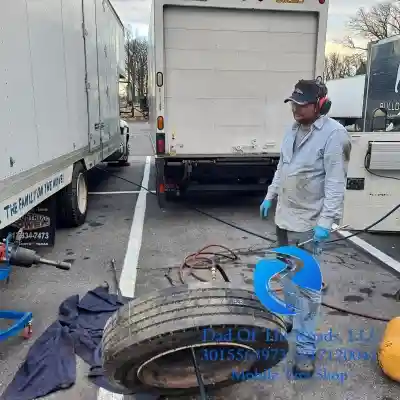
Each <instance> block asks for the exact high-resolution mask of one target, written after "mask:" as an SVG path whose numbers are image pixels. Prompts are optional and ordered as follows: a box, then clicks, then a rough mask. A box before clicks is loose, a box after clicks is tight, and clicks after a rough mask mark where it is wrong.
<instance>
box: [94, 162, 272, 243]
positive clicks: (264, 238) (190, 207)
mask: <svg viewBox="0 0 400 400" xmlns="http://www.w3.org/2000/svg"><path fill="white" fill-rule="evenodd" d="M95 168H97V169H99V170H100V171H103V172H106V173H107V174H109V175H110V176H113V177H115V178H118V179H121V180H122V181H125V182H128V183H130V184H132V185H135V186H137V187H139V188H141V189H144V190H146V191H147V192H148V193H150V194H152V195H153V196H157V195H156V194H155V193H153V192H152V191H151V190H149V189H148V188H146V187H144V186H142V185H139V184H138V183H136V182H133V181H131V180H129V179H126V178H123V177H122V176H119V175H116V174H113V173H112V172H109V171H107V170H106V169H104V168H100V167H97V166H96V167H95ZM184 206H185V207H186V208H187V209H189V210H193V211H196V212H198V213H199V214H202V215H205V216H206V217H208V218H211V219H213V220H215V221H217V222H220V223H221V224H224V225H228V226H230V227H231V228H234V229H238V230H239V231H241V232H243V233H247V234H249V235H251V236H255V237H258V238H259V239H263V240H266V241H267V242H271V243H275V240H274V239H272V238H269V237H267V236H264V235H261V234H260V233H256V232H252V231H249V230H247V229H246V228H242V227H241V226H238V225H236V224H233V223H232V222H228V221H225V220H223V219H221V218H218V217H216V216H215V215H212V214H210V213H208V212H206V211H203V210H200V209H199V208H197V207H192V206H189V205H188V204H185V205H184Z"/></svg>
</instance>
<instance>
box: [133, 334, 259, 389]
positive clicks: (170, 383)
mask: <svg viewBox="0 0 400 400" xmlns="http://www.w3.org/2000/svg"><path fill="white" fill-rule="evenodd" d="M191 348H193V349H194V350H195V352H196V353H197V356H196V359H197V362H198V364H199V369H200V371H201V373H202V374H204V375H203V381H204V384H205V385H206V386H208V385H210V384H216V383H219V382H224V381H227V380H229V379H232V371H234V370H235V369H237V370H238V371H246V370H247V369H249V368H250V367H251V366H252V365H253V364H254V363H255V362H256V361H257V353H256V351H255V350H254V349H253V348H252V347H251V346H247V345H245V344H239V343H228V342H224V343H221V342H210V343H198V344H193V345H192V346H182V347H178V348H176V349H174V350H169V351H166V352H163V353H160V354H157V355H156V356H154V357H152V358H150V359H149V360H147V361H146V362H144V363H143V364H142V365H140V367H139V368H138V370H137V373H136V374H137V377H138V379H139V380H140V381H141V382H142V383H144V384H145V385H148V386H151V387H156V388H165V387H168V388H169V389H172V388H173V389H190V388H194V387H196V386H197V385H198V383H197V378H196V373H195V370H194V367H193V365H192V361H191V356H189V353H188V352H189V351H190V349H191ZM223 348H225V349H226V351H227V350H229V349H242V351H244V352H245V353H246V354H248V355H249V356H248V357H246V358H247V359H244V360H243V361H238V360H232V361H230V360H227V359H225V360H222V359H221V358H220V357H218V356H217V358H219V359H218V360H214V361H213V362H210V361H209V360H205V357H204V356H202V355H201V353H202V352H207V353H208V354H211V352H212V351H213V352H217V354H218V353H219V352H221V350H222V349H223ZM226 351H224V352H226ZM251 355H252V356H253V357H251Z"/></svg>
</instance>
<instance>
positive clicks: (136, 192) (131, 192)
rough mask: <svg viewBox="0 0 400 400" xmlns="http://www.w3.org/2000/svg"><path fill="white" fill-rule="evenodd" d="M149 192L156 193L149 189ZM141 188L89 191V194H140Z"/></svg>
mask: <svg viewBox="0 0 400 400" xmlns="http://www.w3.org/2000/svg"><path fill="white" fill-rule="evenodd" d="M148 192H150V193H155V192H156V191H155V190H149V191H148ZM139 193H140V190H120V191H116V192H89V194H94V195H96V194H98V195H103V194H105V195H107V194H139Z"/></svg>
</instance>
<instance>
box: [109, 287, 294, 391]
mask: <svg viewBox="0 0 400 400" xmlns="http://www.w3.org/2000/svg"><path fill="white" fill-rule="evenodd" d="M206 329H208V331H206ZM239 331H241V332H242V333H241V334H240V335H239ZM229 332H231V337H228V336H229ZM211 333H216V334H218V335H221V334H225V335H228V336H225V338H224V339H221V338H219V340H215V338H214V341H207V338H206V334H211ZM267 333H268V340H267ZM210 339H211V337H210ZM221 340H225V343H221ZM227 345H229V346H230V347H229V348H228V347H226V346H227ZM191 348H195V349H196V352H200V353H201V354H202V356H201V354H197V356H196V358H197V362H198V364H199V369H200V371H201V373H202V376H203V381H204V384H205V386H206V387H207V391H208V392H209V391H210V390H211V391H212V390H215V389H219V388H222V387H226V386H230V385H234V384H235V383H238V380H235V379H233V376H232V371H235V368H236V371H238V373H239V374H241V375H243V379H240V381H245V380H248V379H251V378H252V377H254V376H255V375H254V374H255V373H256V371H264V370H267V369H269V368H271V367H273V366H274V365H276V364H278V363H279V362H280V361H281V360H282V359H283V358H284V357H285V356H286V354H287V351H288V342H287V340H286V327H285V324H284V321H283V320H282V319H281V318H280V317H278V316H276V315H274V314H272V313H271V312H269V311H267V310H266V309H265V308H264V307H263V306H262V305H261V303H260V302H259V301H258V299H257V298H256V297H255V295H254V293H253V292H252V291H250V290H247V289H242V288H237V287H234V286H232V284H229V283H197V284H194V285H189V286H188V285H182V286H178V287H169V288H167V289H164V290H160V291H155V292H153V293H150V294H147V295H145V296H143V297H139V298H137V299H134V300H132V301H130V302H129V303H128V304H126V305H125V306H123V307H122V308H121V309H119V310H118V311H117V312H116V313H115V314H114V315H113V316H112V317H111V318H110V319H109V320H108V322H107V324H106V326H105V328H104V334H103V341H102V357H103V368H104V371H105V375H106V376H107V378H108V379H109V380H110V382H111V383H112V384H113V385H115V386H116V387H122V388H126V389H129V390H131V391H132V392H133V393H140V392H148V393H149V392H150V393H152V392H154V393H157V394H159V395H164V396H179V395H190V394H196V393H197V394H198V393H199V388H198V384H197V379H196V375H195V369H194V367H193V359H192V357H191ZM208 349H212V351H214V353H215V349H218V351H219V352H220V351H226V352H228V351H229V350H233V351H234V352H238V351H239V350H243V352H242V355H243V356H244V355H245V356H244V359H242V360H239V358H240V356H236V355H235V353H233V354H234V355H233V356H231V357H230V359H229V360H228V359H225V360H222V359H221V357H222V356H220V359H219V360H217V361H216V362H215V360H213V361H214V362H213V363H210V362H208V363H207V362H206V361H207V360H205V359H204V357H206V356H205V354H207V353H206V352H207V351H208ZM224 349H225V350H224ZM271 349H274V351H275V350H276V351H275V353H276V354H275V356H272V355H271V356H269V357H268V356H267V355H266V353H267V352H269V351H271V352H272V350H271ZM167 353H168V354H167ZM161 354H162V355H163V356H162V357H161ZM210 354H211V353H210ZM237 354H239V353H237ZM248 354H253V355H254V356H253V357H247V355H248ZM256 354H258V356H256ZM174 356H175V357H174ZM232 357H233V358H232ZM206 358H207V357H206ZM242 364H245V365H242ZM240 366H241V367H242V369H238V367H240ZM242 372H243V374H242Z"/></svg>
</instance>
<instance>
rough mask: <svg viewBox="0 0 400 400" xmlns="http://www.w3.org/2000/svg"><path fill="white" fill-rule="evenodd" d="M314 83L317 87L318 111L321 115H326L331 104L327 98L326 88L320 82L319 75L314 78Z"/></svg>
mask: <svg viewBox="0 0 400 400" xmlns="http://www.w3.org/2000/svg"><path fill="white" fill-rule="evenodd" d="M315 84H316V85H317V86H318V89H319V91H318V97H317V104H318V111H319V113H320V114H321V115H326V114H328V112H329V111H330V109H331V106H332V102H331V101H330V100H329V98H328V88H327V87H326V85H325V84H324V83H323V82H322V77H321V76H318V77H317V79H315Z"/></svg>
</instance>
